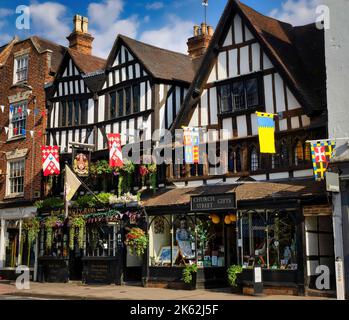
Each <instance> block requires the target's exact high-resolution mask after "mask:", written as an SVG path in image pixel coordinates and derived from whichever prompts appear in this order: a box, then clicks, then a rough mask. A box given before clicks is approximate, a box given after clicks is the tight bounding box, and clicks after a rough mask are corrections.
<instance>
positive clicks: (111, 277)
mask: <svg viewBox="0 0 349 320" xmlns="http://www.w3.org/2000/svg"><path fill="white" fill-rule="evenodd" d="M82 261H83V272H82V278H83V282H84V283H86V284H94V283H103V284H112V283H115V284H120V283H121V267H122V266H121V261H120V260H119V259H116V258H107V257H106V258H104V259H103V258H98V257H96V258H95V259H94V258H93V257H86V258H83V259H82Z"/></svg>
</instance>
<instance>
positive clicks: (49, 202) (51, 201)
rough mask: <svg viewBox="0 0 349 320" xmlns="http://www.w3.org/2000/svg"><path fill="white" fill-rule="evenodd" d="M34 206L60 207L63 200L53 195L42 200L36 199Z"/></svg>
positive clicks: (62, 204)
mask: <svg viewBox="0 0 349 320" xmlns="http://www.w3.org/2000/svg"><path fill="white" fill-rule="evenodd" d="M34 206H35V207H37V208H38V209H61V208H64V200H63V199H61V198H55V197H52V198H46V199H44V200H38V201H36V202H35V203H34Z"/></svg>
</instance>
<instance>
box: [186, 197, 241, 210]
mask: <svg viewBox="0 0 349 320" xmlns="http://www.w3.org/2000/svg"><path fill="white" fill-rule="evenodd" d="M190 208H191V211H212V210H224V209H235V208H236V194H235V192H231V193H223V194H215V195H204V196H203V195H202V196H192V197H191V199H190Z"/></svg>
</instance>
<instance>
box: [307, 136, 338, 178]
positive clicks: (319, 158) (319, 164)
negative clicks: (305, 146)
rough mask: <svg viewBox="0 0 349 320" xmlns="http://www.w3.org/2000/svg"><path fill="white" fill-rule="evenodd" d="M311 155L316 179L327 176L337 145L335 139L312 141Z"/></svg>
mask: <svg viewBox="0 0 349 320" xmlns="http://www.w3.org/2000/svg"><path fill="white" fill-rule="evenodd" d="M309 143H310V144H311V156H312V161H313V168H314V175H315V180H317V181H320V180H323V179H324V178H325V173H326V171H327V168H328V164H329V162H330V161H331V158H332V157H333V151H334V149H335V147H336V142H335V141H330V140H323V141H311V142H309Z"/></svg>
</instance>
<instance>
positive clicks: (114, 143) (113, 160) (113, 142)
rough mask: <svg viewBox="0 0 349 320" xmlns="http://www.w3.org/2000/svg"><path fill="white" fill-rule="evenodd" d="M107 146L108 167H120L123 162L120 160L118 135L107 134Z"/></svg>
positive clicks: (120, 151)
mask: <svg viewBox="0 0 349 320" xmlns="http://www.w3.org/2000/svg"><path fill="white" fill-rule="evenodd" d="M107 137H108V145H109V165H110V167H112V168H115V167H122V166H123V164H124V162H123V160H122V149H121V139H120V133H108V136H107Z"/></svg>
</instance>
